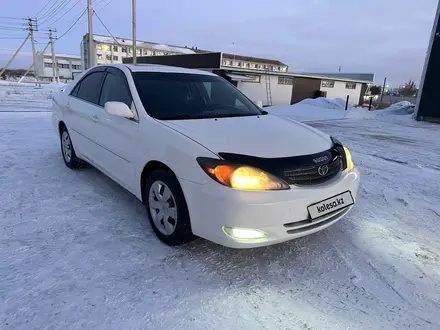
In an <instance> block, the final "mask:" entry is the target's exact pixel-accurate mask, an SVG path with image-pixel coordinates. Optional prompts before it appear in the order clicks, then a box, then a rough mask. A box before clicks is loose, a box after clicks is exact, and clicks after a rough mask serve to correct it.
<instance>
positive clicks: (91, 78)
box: [77, 71, 105, 104]
mask: <svg viewBox="0 0 440 330" xmlns="http://www.w3.org/2000/svg"><path fill="white" fill-rule="evenodd" d="M104 74H105V72H102V71H101V72H93V73H91V74H89V75H88V76H87V77H85V78H84V79H83V80H81V83H80V84H79V85H80V86H79V90H78V95H77V97H78V98H80V99H82V100H84V101H88V102H90V103H95V104H98V95H99V90H100V88H101V82H102V78H103V77H104Z"/></svg>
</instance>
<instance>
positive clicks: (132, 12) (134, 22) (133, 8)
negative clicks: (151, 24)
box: [131, 0, 136, 65]
mask: <svg viewBox="0 0 440 330" xmlns="http://www.w3.org/2000/svg"><path fill="white" fill-rule="evenodd" d="M131 14H132V22H133V64H134V65H136V0H132V2H131Z"/></svg>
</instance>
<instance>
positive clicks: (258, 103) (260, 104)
mask: <svg viewBox="0 0 440 330" xmlns="http://www.w3.org/2000/svg"><path fill="white" fill-rule="evenodd" d="M255 104H256V105H257V107H259V108H261V109H263V102H261V101H255Z"/></svg>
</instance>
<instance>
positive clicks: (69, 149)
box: [60, 126, 81, 169]
mask: <svg viewBox="0 0 440 330" xmlns="http://www.w3.org/2000/svg"><path fill="white" fill-rule="evenodd" d="M60 142H61V153H62V155H63V160H64V163H65V164H66V166H67V167H68V168H70V169H75V168H78V167H80V165H81V160H80V159H79V158H78V157H76V153H75V149H74V148H73V144H72V140H71V139H70V135H69V132H68V131H67V128H66V126H63V127H62V128H61V141H60Z"/></svg>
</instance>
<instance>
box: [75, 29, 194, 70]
mask: <svg viewBox="0 0 440 330" xmlns="http://www.w3.org/2000/svg"><path fill="white" fill-rule="evenodd" d="M93 41H94V46H95V47H94V50H93V54H94V57H95V63H96V64H98V65H100V64H114V63H122V59H123V58H126V57H132V56H133V40H132V39H126V38H119V37H115V38H114V37H111V36H102V35H97V34H94V35H93ZM80 48H81V61H82V66H83V67H84V69H88V68H89V67H90V65H89V58H88V52H89V35H88V34H85V35H84V36H83V39H82V41H81V45H80ZM194 53H195V50H192V49H190V48H187V47H180V46H172V45H165V44H159V43H154V42H148V41H142V40H137V41H136V54H137V56H163V55H176V54H194Z"/></svg>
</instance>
